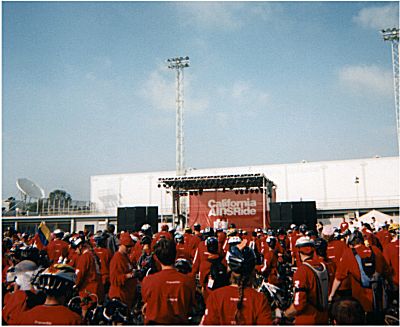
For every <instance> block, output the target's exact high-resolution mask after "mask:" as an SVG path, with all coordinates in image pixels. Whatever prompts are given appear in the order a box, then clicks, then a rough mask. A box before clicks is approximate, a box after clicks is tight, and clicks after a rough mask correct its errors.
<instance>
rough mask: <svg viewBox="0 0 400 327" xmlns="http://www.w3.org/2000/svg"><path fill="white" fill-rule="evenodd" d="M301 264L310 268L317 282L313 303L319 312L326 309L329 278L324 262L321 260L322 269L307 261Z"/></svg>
mask: <svg viewBox="0 0 400 327" xmlns="http://www.w3.org/2000/svg"><path fill="white" fill-rule="evenodd" d="M303 264H304V265H306V266H307V267H309V268H310V269H311V270H312V272H313V273H314V276H315V279H316V282H317V303H313V305H314V306H315V307H316V308H317V310H318V311H320V312H321V311H326V310H328V295H329V294H328V293H329V278H328V270H327V269H326V266H325V264H324V263H322V262H321V265H322V267H323V268H322V270H321V269H318V268H314V267H313V266H312V265H310V264H309V263H308V262H303Z"/></svg>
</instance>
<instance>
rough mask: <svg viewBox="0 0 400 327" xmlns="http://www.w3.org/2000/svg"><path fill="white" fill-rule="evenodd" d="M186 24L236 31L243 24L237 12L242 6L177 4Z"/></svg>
mask: <svg viewBox="0 0 400 327" xmlns="http://www.w3.org/2000/svg"><path fill="white" fill-rule="evenodd" d="M176 6H177V7H178V9H179V10H180V11H181V13H182V15H181V17H183V18H184V19H185V21H186V23H189V24H192V23H195V24H197V25H200V26H202V27H209V28H224V29H236V28H238V27H240V25H241V22H240V20H239V19H238V17H237V13H236V12H237V11H238V9H240V7H241V5H238V4H232V3H230V4H229V3H224V2H179V3H178V4H176Z"/></svg>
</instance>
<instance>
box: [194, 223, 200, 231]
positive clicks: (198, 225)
mask: <svg viewBox="0 0 400 327" xmlns="http://www.w3.org/2000/svg"><path fill="white" fill-rule="evenodd" d="M193 229H194V230H195V231H197V232H200V229H201V225H200V224H199V223H195V224H194V225H193Z"/></svg>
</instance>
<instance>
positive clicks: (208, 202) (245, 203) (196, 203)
mask: <svg viewBox="0 0 400 327" xmlns="http://www.w3.org/2000/svg"><path fill="white" fill-rule="evenodd" d="M263 196H264V194H261V193H248V194H240V193H239V194H236V193H235V192H234V191H226V192H221V191H219V192H217V191H210V192H206V191H204V192H203V193H202V194H201V195H190V196H189V197H190V199H189V206H190V207H189V210H190V215H189V226H191V227H193V225H194V224H195V223H199V224H200V225H201V227H202V228H205V227H206V226H211V227H213V226H214V222H215V221H216V220H217V219H219V220H225V221H227V222H228V223H229V224H231V223H235V224H236V227H237V228H242V229H246V230H249V231H250V230H254V228H263ZM267 208H268V204H267V201H266V203H265V210H267ZM268 217H269V215H268V213H267V212H266V225H267V226H268V225H269V219H268Z"/></svg>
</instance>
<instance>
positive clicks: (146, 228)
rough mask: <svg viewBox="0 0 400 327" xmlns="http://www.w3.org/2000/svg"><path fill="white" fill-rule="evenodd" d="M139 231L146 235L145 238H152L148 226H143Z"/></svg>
mask: <svg viewBox="0 0 400 327" xmlns="http://www.w3.org/2000/svg"><path fill="white" fill-rule="evenodd" d="M140 230H141V232H142V233H143V234H144V235H147V236H150V237H152V236H153V230H152V229H151V226H150V225H149V224H144V225H143V226H142V228H140Z"/></svg>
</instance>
